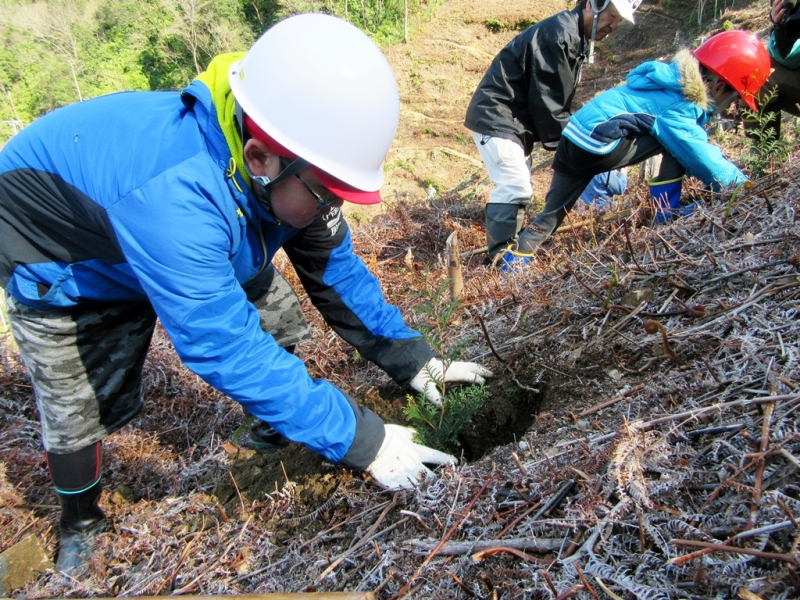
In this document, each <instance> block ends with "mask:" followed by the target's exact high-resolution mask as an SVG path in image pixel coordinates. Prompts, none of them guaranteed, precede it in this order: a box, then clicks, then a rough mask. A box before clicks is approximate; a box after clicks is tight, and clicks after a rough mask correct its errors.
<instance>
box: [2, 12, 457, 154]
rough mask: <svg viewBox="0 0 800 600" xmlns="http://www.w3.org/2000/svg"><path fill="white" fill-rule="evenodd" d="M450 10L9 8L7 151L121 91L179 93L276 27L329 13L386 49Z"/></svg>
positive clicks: (5, 26) (5, 25)
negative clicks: (63, 114) (70, 111)
mask: <svg viewBox="0 0 800 600" xmlns="http://www.w3.org/2000/svg"><path fill="white" fill-rule="evenodd" d="M442 3H443V0H427V1H426V0H280V1H278V0H45V1H41V0H40V1H38V2H37V1H33V2H32V1H30V0H3V1H2V2H0V94H2V96H3V97H2V99H0V146H2V144H3V143H5V142H6V141H7V140H8V139H9V138H10V137H11V136H12V135H13V134H14V133H16V132H17V131H19V129H20V128H21V127H24V126H25V125H27V124H28V123H30V122H31V121H33V120H35V119H36V118H37V117H39V116H41V115H43V114H45V113H47V112H49V111H51V110H53V109H55V108H58V107H59V106H64V105H66V104H71V103H73V102H77V101H81V100H84V99H86V98H91V97H94V96H99V95H101V94H106V93H109V92H114V91H118V90H176V89H181V88H182V87H184V86H185V85H187V84H188V83H189V82H190V81H191V80H192V79H193V78H194V77H195V76H196V75H197V74H199V73H200V72H202V71H203V70H204V69H205V67H206V66H207V65H208V63H209V61H210V60H211V59H212V58H213V57H214V56H216V55H218V54H222V53H225V52H235V51H243V50H246V49H247V48H248V47H249V46H250V45H251V44H252V43H253V42H254V41H255V39H256V38H257V37H258V36H259V35H260V34H261V32H263V31H264V29H265V28H266V27H268V26H269V25H270V24H272V23H274V22H276V21H278V20H280V19H282V18H284V17H286V16H289V15H292V14H297V13H303V12H325V13H328V14H333V15H336V16H338V17H342V18H345V19H347V20H348V21H350V22H351V23H353V24H354V25H356V26H358V27H359V28H361V29H362V30H364V31H366V32H367V33H368V34H369V35H370V36H371V37H372V38H373V39H374V40H375V41H376V42H377V43H378V44H382V45H386V44H391V43H393V42H398V41H402V40H404V39H407V38H408V36H409V30H412V31H413V28H414V27H415V25H416V24H417V23H419V22H421V21H422V20H424V19H425V18H426V17H427V16H428V15H429V14H430V13H431V12H432V11H433V10H435V8H436V7H437V6H439V5H440V4H442Z"/></svg>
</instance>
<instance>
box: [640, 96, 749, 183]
mask: <svg viewBox="0 0 800 600" xmlns="http://www.w3.org/2000/svg"><path fill="white" fill-rule="evenodd" d="M705 118H706V117H705V113H704V112H703V110H702V109H701V108H700V107H699V106H697V105H696V104H693V103H691V102H680V103H677V104H676V105H675V106H673V107H672V108H670V109H669V110H667V111H665V112H663V113H662V114H661V115H660V116H659V117H658V118H657V119H656V121H655V123H654V125H653V129H652V131H651V133H652V134H653V135H654V136H655V137H656V139H658V141H659V142H661V144H662V145H663V146H664V148H666V149H667V151H668V152H669V153H670V154H672V156H674V157H675V160H677V161H678V162H679V163H680V164H681V165H683V166H684V167H685V168H686V171H687V173H688V174H689V175H692V176H694V177H697V178H698V179H699V180H700V181H702V182H703V183H705V184H706V185H709V186H711V187H712V188H713V189H719V188H720V186H722V187H727V186H731V185H738V184H740V183H742V182H744V181H747V177H746V176H745V175H744V173H742V172H741V171H740V170H739V168H738V167H737V166H736V165H734V164H733V163H732V162H730V161H729V160H728V159H727V158H725V156H724V155H723V154H722V150H720V149H719V148H718V147H717V146H715V145H714V144H712V143H710V142H709V141H708V134H707V133H706V131H705V129H703V127H702V125H701V123H704V122H705Z"/></svg>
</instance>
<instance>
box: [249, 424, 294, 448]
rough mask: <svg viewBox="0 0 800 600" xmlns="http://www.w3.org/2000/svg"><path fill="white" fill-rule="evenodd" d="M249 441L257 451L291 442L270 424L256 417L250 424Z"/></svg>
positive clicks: (281, 446) (283, 445) (286, 444)
mask: <svg viewBox="0 0 800 600" xmlns="http://www.w3.org/2000/svg"><path fill="white" fill-rule="evenodd" d="M250 442H251V443H252V444H253V447H254V448H255V449H256V450H257V451H259V452H269V451H270V450H277V449H278V448H284V447H285V446H288V445H289V444H290V443H291V442H290V441H289V440H288V439H286V438H285V437H283V436H282V435H281V434H280V433H278V432H277V431H275V429H274V428H273V427H272V425H270V424H269V423H266V422H264V421H260V420H258V419H256V422H255V423H253V424H252V425H251V426H250Z"/></svg>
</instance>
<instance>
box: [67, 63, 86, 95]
mask: <svg viewBox="0 0 800 600" xmlns="http://www.w3.org/2000/svg"><path fill="white" fill-rule="evenodd" d="M69 71H70V73H72V83H73V84H74V85H75V92H76V93H77V94H78V102H83V94H81V86H80V85H78V76H77V74H76V73H75V65H73V64H72V63H70V65H69Z"/></svg>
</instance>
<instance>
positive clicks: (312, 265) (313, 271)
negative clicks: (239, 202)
mask: <svg viewBox="0 0 800 600" xmlns="http://www.w3.org/2000/svg"><path fill="white" fill-rule="evenodd" d="M283 247H284V250H285V251H286V253H287V255H288V256H289V258H290V260H291V261H292V264H293V265H294V268H295V270H296V271H297V274H298V276H299V277H300V281H301V282H302V284H303V287H305V289H306V291H307V292H308V294H309V297H310V298H311V301H312V302H313V304H314V306H316V307H317V309H318V310H319V311H320V312H321V313H322V316H323V317H324V318H325V321H326V322H327V323H328V324H329V325H330V326H331V327H332V328H333V329H334V330H335V331H336V332H337V333H338V334H339V335H340V336H341V337H342V338H343V339H345V340H346V341H347V342H349V343H350V344H352V345H353V346H355V347H356V348H357V349H358V351H359V352H360V353H361V355H362V356H364V357H365V358H366V359H367V360H370V361H372V362H374V363H375V364H377V365H378V366H379V367H381V368H382V369H383V370H384V371H386V372H387V373H388V374H389V376H390V377H392V379H394V380H395V381H396V382H397V383H399V384H400V385H407V384H408V382H409V381H411V379H413V378H414V376H415V375H416V374H417V373H419V371H420V370H421V369H422V367H423V366H424V365H425V363H426V362H427V361H428V359H430V358H431V357H433V356H435V353H434V352H433V350H432V349H431V348H430V346H429V345H428V343H427V342H426V341H425V340H424V339H423V338H422V336H421V335H420V334H419V333H418V332H416V331H414V330H413V329H411V328H409V327H408V326H407V325H406V324H405V322H404V321H403V318H402V316H401V314H400V311H399V310H398V309H397V307H395V306H392V305H391V304H389V303H388V302H386V300H385V298H384V296H383V292H382V291H381V288H380V284H379V283H378V280H377V279H376V278H375V276H374V275H372V273H370V272H369V270H368V269H367V267H366V266H365V265H364V263H363V262H362V260H361V259H360V258H359V257H358V256H357V255H356V254H355V253H354V251H353V242H352V239H351V235H350V229H349V227H348V226H347V222H346V221H345V220H344V217H343V215H342V213H341V210H340V209H339V208H334V209H333V210H331V211H330V213H329V214H327V215H325V216H324V217H321V218H319V219H317V220H316V221H315V222H314V223H313V224H312V225H311V226H310V227H307V228H306V229H304V230H303V231H301V232H300V233H299V234H298V235H296V236H295V237H293V238H292V239H291V240H289V241H288V242H287V243H285V244H284V246H283Z"/></svg>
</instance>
